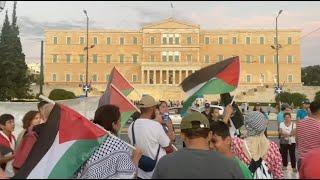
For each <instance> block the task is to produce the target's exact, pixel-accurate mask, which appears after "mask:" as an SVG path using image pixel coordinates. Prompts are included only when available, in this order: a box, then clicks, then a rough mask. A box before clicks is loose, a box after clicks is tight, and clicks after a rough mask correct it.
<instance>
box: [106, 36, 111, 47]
mask: <svg viewBox="0 0 320 180" xmlns="http://www.w3.org/2000/svg"><path fill="white" fill-rule="evenodd" d="M110 44H111V37H107V45H110Z"/></svg>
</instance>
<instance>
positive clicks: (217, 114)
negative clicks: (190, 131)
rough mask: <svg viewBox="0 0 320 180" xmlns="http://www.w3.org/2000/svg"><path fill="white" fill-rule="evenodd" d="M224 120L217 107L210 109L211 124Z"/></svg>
mask: <svg viewBox="0 0 320 180" xmlns="http://www.w3.org/2000/svg"><path fill="white" fill-rule="evenodd" d="M221 119H223V118H222V116H221V115H220V109H219V108H217V107H214V108H211V109H210V116H209V122H211V121H218V120H221Z"/></svg>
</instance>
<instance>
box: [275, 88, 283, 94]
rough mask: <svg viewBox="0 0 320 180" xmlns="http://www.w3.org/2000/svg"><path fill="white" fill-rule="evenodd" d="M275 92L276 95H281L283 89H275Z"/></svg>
mask: <svg viewBox="0 0 320 180" xmlns="http://www.w3.org/2000/svg"><path fill="white" fill-rule="evenodd" d="M274 91H275V93H276V94H280V93H281V92H282V88H281V87H275V88H274Z"/></svg>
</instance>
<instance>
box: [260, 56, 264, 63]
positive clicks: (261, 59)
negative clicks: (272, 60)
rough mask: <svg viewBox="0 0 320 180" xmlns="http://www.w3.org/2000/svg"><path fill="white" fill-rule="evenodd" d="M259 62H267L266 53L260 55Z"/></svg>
mask: <svg viewBox="0 0 320 180" xmlns="http://www.w3.org/2000/svg"><path fill="white" fill-rule="evenodd" d="M259 63H260V64H264V63H265V56H264V55H260V56H259Z"/></svg>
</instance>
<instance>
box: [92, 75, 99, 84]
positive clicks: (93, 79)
mask: <svg viewBox="0 0 320 180" xmlns="http://www.w3.org/2000/svg"><path fill="white" fill-rule="evenodd" d="M92 81H93V82H97V81H98V76H97V75H96V74H94V75H92Z"/></svg>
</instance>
